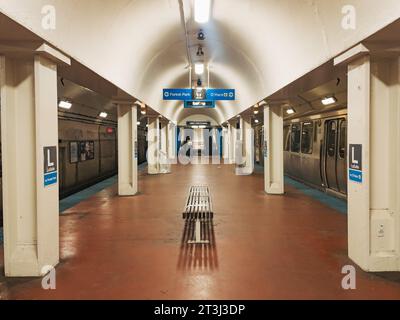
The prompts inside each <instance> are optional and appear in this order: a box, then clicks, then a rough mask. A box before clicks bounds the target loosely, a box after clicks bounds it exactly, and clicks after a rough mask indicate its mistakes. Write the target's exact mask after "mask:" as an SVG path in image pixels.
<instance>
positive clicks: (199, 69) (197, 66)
mask: <svg viewBox="0 0 400 320" xmlns="http://www.w3.org/2000/svg"><path fill="white" fill-rule="evenodd" d="M194 72H195V73H196V74H197V75H198V76H200V75H202V74H203V73H204V63H196V64H195V65H194Z"/></svg>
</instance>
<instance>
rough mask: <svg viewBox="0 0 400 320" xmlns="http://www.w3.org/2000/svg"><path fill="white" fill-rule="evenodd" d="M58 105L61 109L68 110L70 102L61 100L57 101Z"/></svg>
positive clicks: (70, 105)
mask: <svg viewBox="0 0 400 320" xmlns="http://www.w3.org/2000/svg"><path fill="white" fill-rule="evenodd" d="M58 106H59V107H60V108H62V109H67V110H69V109H71V107H72V103H71V102H69V101H65V100H61V101H60V102H59V103H58Z"/></svg>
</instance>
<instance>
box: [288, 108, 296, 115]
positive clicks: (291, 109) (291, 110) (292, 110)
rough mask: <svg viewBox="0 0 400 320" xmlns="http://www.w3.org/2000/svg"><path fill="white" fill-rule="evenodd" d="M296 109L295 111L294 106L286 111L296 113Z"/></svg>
mask: <svg viewBox="0 0 400 320" xmlns="http://www.w3.org/2000/svg"><path fill="white" fill-rule="evenodd" d="M295 112H296V111H294V109H293V108H290V109H287V110H286V113H287V114H294V113H295Z"/></svg>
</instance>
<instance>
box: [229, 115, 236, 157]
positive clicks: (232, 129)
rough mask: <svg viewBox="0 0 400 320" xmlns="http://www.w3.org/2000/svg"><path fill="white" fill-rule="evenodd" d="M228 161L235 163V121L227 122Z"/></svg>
mask: <svg viewBox="0 0 400 320" xmlns="http://www.w3.org/2000/svg"><path fill="white" fill-rule="evenodd" d="M229 129H230V130H229V131H230V133H229V138H230V139H229V163H230V164H235V154H236V131H237V129H236V121H232V123H229Z"/></svg>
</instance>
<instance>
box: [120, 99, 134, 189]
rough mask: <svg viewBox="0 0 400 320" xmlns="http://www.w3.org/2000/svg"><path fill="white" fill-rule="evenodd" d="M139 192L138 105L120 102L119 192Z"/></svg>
mask: <svg viewBox="0 0 400 320" xmlns="http://www.w3.org/2000/svg"><path fill="white" fill-rule="evenodd" d="M137 193H138V139H137V106H136V105H133V104H131V103H124V102H118V194H119V195H120V196H134V195H135V194H137Z"/></svg>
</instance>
